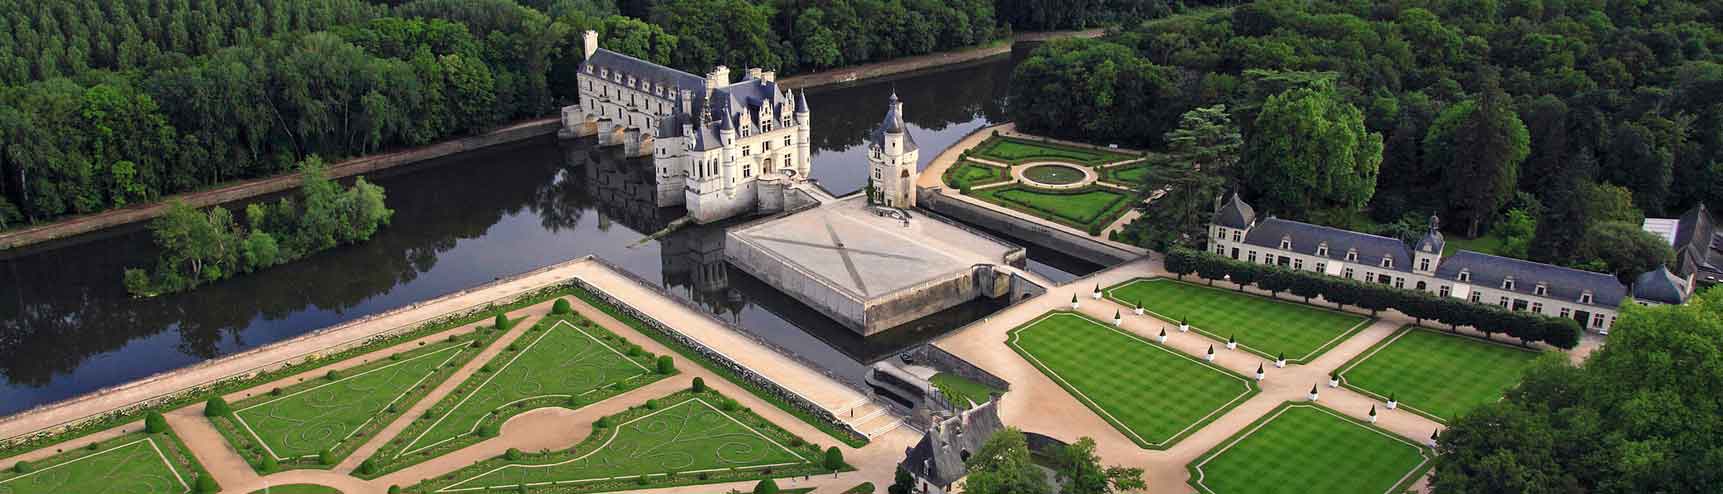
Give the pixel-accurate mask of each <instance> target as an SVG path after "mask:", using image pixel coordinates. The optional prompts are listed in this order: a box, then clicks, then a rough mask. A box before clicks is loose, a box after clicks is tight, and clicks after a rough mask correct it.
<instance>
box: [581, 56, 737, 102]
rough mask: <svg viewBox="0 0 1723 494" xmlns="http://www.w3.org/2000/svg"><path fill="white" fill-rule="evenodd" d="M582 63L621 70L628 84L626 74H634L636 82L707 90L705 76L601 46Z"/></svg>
mask: <svg viewBox="0 0 1723 494" xmlns="http://www.w3.org/2000/svg"><path fill="white" fill-rule="evenodd" d="M581 64H582V65H592V66H595V67H604V68H608V69H610V70H611V71H612V72H621V73H622V74H623V76H624V77H623V79H622V82H623V85H627V83H628V78H627V77H626V76H630V75H632V76H634V78H635V80H636V83H639V82H655V83H661V84H664V85H665V86H669V87H672V88H676V89H687V90H689V91H693V92H695V93H701V92H704V91H705V90H706V78H705V77H700V76H697V75H694V74H690V73H687V72H683V71H680V70H676V69H672V68H670V67H665V66H663V65H658V64H655V63H652V62H648V61H645V60H641V59H638V58H634V57H631V56H628V55H623V54H621V53H617V52H614V51H610V50H606V49H604V48H599V49H598V51H595V52H593V53H592V56H590V57H586V61H584V62H581ZM646 93H647V94H652V92H651V91H647V92H646ZM672 94H674V93H672ZM670 99H675V96H673V95H672V96H671V97H670Z"/></svg>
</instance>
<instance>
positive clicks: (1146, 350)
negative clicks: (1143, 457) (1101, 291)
mask: <svg viewBox="0 0 1723 494" xmlns="http://www.w3.org/2000/svg"><path fill="white" fill-rule="evenodd" d="M1008 343H1009V344H1010V346H1011V348H1012V349H1013V350H1016V351H1017V353H1018V354H1019V355H1022V356H1023V358H1024V359H1025V360H1028V361H1029V363H1031V364H1033V365H1034V366H1035V368H1037V369H1040V370H1041V372H1042V373H1044V374H1046V375H1047V377H1048V378H1050V379H1052V380H1053V381H1054V382H1056V383H1058V384H1059V386H1060V387H1063V388H1065V390H1066V391H1068V392H1070V393H1071V394H1072V395H1073V396H1074V397H1076V398H1077V400H1078V401H1080V402H1082V403H1083V404H1084V405H1086V406H1088V407H1089V409H1090V410H1093V411H1094V412H1095V413H1096V414H1097V415H1100V416H1101V418H1103V419H1105V420H1106V421H1107V422H1108V423H1110V424H1112V425H1113V427H1115V428H1117V429H1119V432H1122V433H1124V435H1125V436H1126V437H1129V438H1130V439H1131V440H1132V441H1133V442H1136V443H1137V445H1139V446H1142V447H1144V448H1149V449H1166V448H1167V447H1170V446H1172V445H1173V444H1174V443H1176V442H1178V441H1179V440H1180V439H1183V438H1184V437H1185V436H1186V435H1188V434H1190V433H1191V432H1194V431H1196V430H1197V429H1199V428H1201V427H1202V426H1203V425H1204V424H1207V423H1208V422H1210V421H1213V420H1214V419H1216V418H1219V417H1220V416H1221V415H1222V414H1224V413H1226V411H1227V410H1230V409H1231V408H1232V407H1234V406H1237V405H1238V404H1240V403H1243V402H1244V401H1245V400H1246V399H1248V398H1250V397H1251V396H1252V395H1255V394H1256V393H1257V388H1256V384H1255V383H1254V382H1252V381H1251V380H1250V379H1247V378H1245V377H1244V376H1240V375H1237V374H1234V373H1232V372H1231V371H1228V370H1226V369H1223V368H1221V367H1217V366H1214V365H1211V364H1209V363H1207V362H1203V361H1201V360H1197V359H1196V358H1194V357H1191V356H1189V355H1185V354H1183V353H1180V352H1178V351H1176V350H1172V349H1169V348H1166V347H1163V346H1160V345H1157V344H1154V343H1150V342H1148V341H1146V340H1143V339H1141V338H1138V337H1136V336H1135V335H1132V334H1130V333H1126V332H1124V331H1122V330H1119V329H1117V328H1114V327H1112V326H1109V325H1106V324H1102V323H1100V322H1099V321H1095V320H1093V319H1089V318H1088V317H1085V316H1082V315H1079V314H1076V313H1073V312H1064V311H1057V312H1051V313H1048V314H1047V315H1044V316H1041V317H1040V318H1038V319H1036V320H1034V321H1031V322H1029V323H1028V324H1025V325H1023V326H1021V327H1018V328H1016V329H1013V330H1011V336H1010V339H1009V341H1008Z"/></svg>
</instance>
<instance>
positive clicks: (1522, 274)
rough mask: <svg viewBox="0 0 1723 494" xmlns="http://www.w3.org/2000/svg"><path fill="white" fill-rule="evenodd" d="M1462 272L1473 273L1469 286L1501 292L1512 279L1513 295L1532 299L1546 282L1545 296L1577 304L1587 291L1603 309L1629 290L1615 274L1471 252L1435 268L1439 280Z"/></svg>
mask: <svg viewBox="0 0 1723 494" xmlns="http://www.w3.org/2000/svg"><path fill="white" fill-rule="evenodd" d="M1460 271H1466V272H1467V273H1470V276H1471V281H1469V282H1467V283H1469V284H1472V285H1477V286H1482V287H1487V288H1491V289H1498V290H1499V289H1501V288H1502V282H1503V281H1504V280H1507V279H1508V278H1509V277H1512V278H1513V280H1514V288H1513V291H1514V292H1517V293H1524V294H1526V295H1532V296H1537V295H1536V293H1537V292H1536V290H1537V285H1538V283H1543V284H1544V286H1546V287H1548V289H1549V295H1544V297H1547V298H1551V299H1556V300H1566V301H1570V302H1574V303H1578V302H1579V298H1580V295H1581V294H1583V293H1585V291H1586V290H1590V291H1591V294H1592V303H1591V305H1597V306H1602V307H1610V308H1614V307H1615V306H1617V305H1621V300H1622V299H1623V298H1626V297H1627V287H1625V286H1622V285H1621V282H1620V281H1617V280H1616V279H1615V276H1614V275H1609V274H1604V273H1593V272H1591V271H1581V270H1578V269H1573V268H1564V267H1561V266H1556V265H1552V264H1544V263H1541V262H1532V261H1526V260H1521V259H1514V258H1509V257H1501V256H1492V255H1489V254H1483V253H1478V252H1472V251H1469V250H1462V251H1459V252H1457V253H1455V254H1454V255H1452V256H1448V258H1446V259H1443V260H1442V264H1441V266H1439V267H1437V268H1436V277H1437V278H1441V279H1444V280H1458V279H1459V276H1460Z"/></svg>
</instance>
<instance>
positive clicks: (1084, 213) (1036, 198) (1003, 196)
mask: <svg viewBox="0 0 1723 494" xmlns="http://www.w3.org/2000/svg"><path fill="white" fill-rule="evenodd" d="M970 195H971V196H974V197H976V198H978V199H981V200H984V201H987V202H991V203H994V204H998V205H1000V206H1004V207H1007V208H1011V209H1014V210H1017V211H1022V212H1024V213H1028V214H1031V215H1034V216H1037V217H1040V218H1043V219H1047V220H1049V221H1053V222H1056V223H1061V224H1064V225H1067V226H1071V227H1074V228H1080V229H1084V230H1089V229H1091V227H1095V226H1103V227H1104V226H1106V224H1108V223H1112V222H1113V220H1114V219H1117V218H1118V217H1119V215H1121V214H1124V213H1125V211H1126V210H1128V209H1130V202H1131V201H1130V200H1129V199H1130V196H1129V195H1126V194H1122V193H1119V192H1115V191H1112V190H1110V189H1104V188H1100V187H1093V186H1091V187H1087V188H1083V189H1078V190H1072V191H1045V190H1039V189H1033V188H1029V187H1025V186H1021V185H1011V186H1005V187H998V188H992V189H985V190H977V191H971V192H970Z"/></svg>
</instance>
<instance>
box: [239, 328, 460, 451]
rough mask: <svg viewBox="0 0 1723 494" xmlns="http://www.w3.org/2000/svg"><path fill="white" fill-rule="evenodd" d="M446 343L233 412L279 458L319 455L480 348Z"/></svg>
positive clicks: (243, 427)
mask: <svg viewBox="0 0 1723 494" xmlns="http://www.w3.org/2000/svg"><path fill="white" fill-rule="evenodd" d="M444 345H445V348H440V349H436V350H434V351H430V352H422V353H419V354H417V355H414V356H411V357H407V358H403V359H400V360H387V359H385V360H381V361H378V362H376V363H374V364H373V365H370V366H367V368H360V369H354V370H352V371H349V372H348V374H347V376H346V377H339V378H338V379H336V380H334V381H329V380H327V379H318V380H317V381H320V382H315V383H311V385H310V386H306V387H304V389H300V390H296V391H284V392H283V393H282V396H280V397H273V396H266V397H263V398H261V401H260V402H258V403H257V404H255V405H250V406H244V405H243V404H242V405H241V406H243V408H240V409H238V410H235V411H234V413H233V416H234V418H235V419H236V420H237V421H238V422H239V427H240V429H241V430H242V431H243V433H245V434H248V435H250V436H251V437H252V438H253V439H255V440H258V441H261V442H262V443H263V445H264V446H265V447H266V448H267V449H266V451H267V452H268V453H271V454H273V455H274V456H275V458H276V459H278V460H285V459H289V458H299V457H308V456H309V457H315V456H317V454H318V453H319V452H322V451H324V450H334V449H335V448H336V446H337V445H339V444H340V443H342V442H345V441H347V440H349V439H352V438H353V434H354V433H356V432H358V431H359V429H360V427H363V426H365V425H366V424H367V423H369V422H371V421H373V420H375V419H376V418H377V416H378V415H379V414H381V413H383V412H384V411H385V410H387V409H388V408H389V407H391V406H394V407H396V408H397V410H398V409H401V408H406V407H408V406H411V405H412V403H411V402H406V401H407V400H405V399H404V398H407V395H408V394H409V392H411V391H413V390H414V388H416V387H418V386H421V385H427V381H429V380H430V378H431V376H432V374H434V373H436V371H437V370H438V369H443V368H445V367H447V366H449V365H450V363H451V362H453V361H454V360H456V358H457V357H460V356H462V354H463V353H464V352H465V353H477V352H478V350H477V349H473V348H468V347H467V345H455V344H450V343H444ZM429 384H435V383H429ZM344 449H347V450H350V449H351V448H344ZM340 456H346V455H340Z"/></svg>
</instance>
